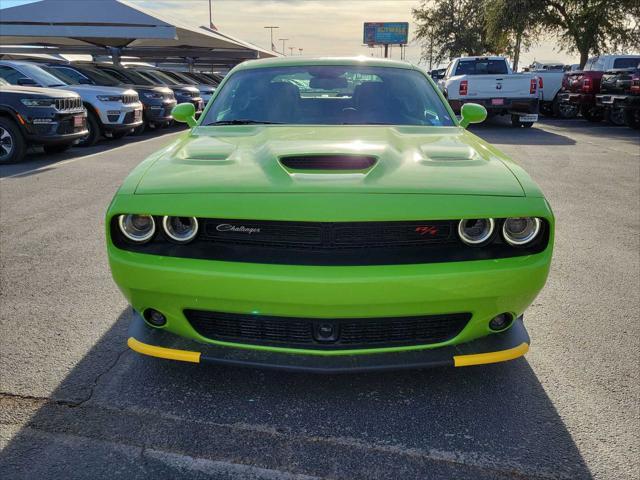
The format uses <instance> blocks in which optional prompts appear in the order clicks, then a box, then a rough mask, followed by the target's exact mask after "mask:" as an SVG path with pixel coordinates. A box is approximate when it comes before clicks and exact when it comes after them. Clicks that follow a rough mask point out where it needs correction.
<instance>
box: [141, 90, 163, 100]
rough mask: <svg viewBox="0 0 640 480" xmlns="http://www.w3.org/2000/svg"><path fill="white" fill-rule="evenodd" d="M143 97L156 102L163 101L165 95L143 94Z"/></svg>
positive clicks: (155, 93)
mask: <svg viewBox="0 0 640 480" xmlns="http://www.w3.org/2000/svg"><path fill="white" fill-rule="evenodd" d="M142 96H143V97H144V98H148V99H154V100H162V99H163V98H164V95H163V94H162V93H157V92H142Z"/></svg>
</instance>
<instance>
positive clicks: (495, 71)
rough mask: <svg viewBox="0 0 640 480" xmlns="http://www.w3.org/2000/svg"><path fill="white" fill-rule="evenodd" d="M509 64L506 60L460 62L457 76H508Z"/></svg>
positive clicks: (486, 59) (478, 59)
mask: <svg viewBox="0 0 640 480" xmlns="http://www.w3.org/2000/svg"><path fill="white" fill-rule="evenodd" d="M508 73H509V71H508V70H507V62H505V61H504V60H489V59H488V58H477V59H473V60H460V61H459V62H458V66H457V67H456V73H455V75H507V74H508Z"/></svg>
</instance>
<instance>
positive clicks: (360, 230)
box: [203, 219, 453, 249]
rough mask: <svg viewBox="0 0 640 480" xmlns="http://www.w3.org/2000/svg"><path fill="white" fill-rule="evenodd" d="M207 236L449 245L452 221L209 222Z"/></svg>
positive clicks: (327, 245)
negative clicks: (447, 243)
mask: <svg viewBox="0 0 640 480" xmlns="http://www.w3.org/2000/svg"><path fill="white" fill-rule="evenodd" d="M203 223H204V235H205V237H206V238H207V239H210V240H212V241H214V242H215V243H216V244H224V243H231V244H238V243H245V244H258V245H289V246H292V247H313V246H317V247H319V248H323V249H338V248H342V247H371V246H380V247H390V246H394V245H407V244H413V245H421V244H425V243H429V244H433V243H446V242H447V241H448V240H449V239H450V237H451V232H452V231H453V225H452V222H451V221H449V220H433V221H422V222H344V223H320V222H317V223H316V222H277V221H250V220H248V221H247V220H222V219H221V220H217V219H206V220H204V221H203Z"/></svg>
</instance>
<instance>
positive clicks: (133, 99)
mask: <svg viewBox="0 0 640 480" xmlns="http://www.w3.org/2000/svg"><path fill="white" fill-rule="evenodd" d="M137 102H138V96H137V95H123V97H122V103H124V104H125V105H127V104H131V103H137Z"/></svg>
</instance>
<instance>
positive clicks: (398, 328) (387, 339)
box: [184, 310, 471, 349]
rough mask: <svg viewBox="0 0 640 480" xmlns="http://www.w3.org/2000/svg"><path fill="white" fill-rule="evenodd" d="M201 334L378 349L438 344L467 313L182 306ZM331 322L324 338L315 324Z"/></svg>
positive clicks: (278, 343)
mask: <svg viewBox="0 0 640 480" xmlns="http://www.w3.org/2000/svg"><path fill="white" fill-rule="evenodd" d="M184 313H185V316H186V317H187V320H188V321H189V323H190V324H191V326H192V327H193V328H194V329H195V330H196V331H197V332H198V333H199V334H200V335H202V336H203V337H206V338H210V339H212V340H221V341H228V342H236V343H248V344H258V345H273V346H282V347H293V348H295V347H298V348H311V349H314V348H315V349H349V348H381V347H385V346H409V345H427V344H432V343H440V342H444V341H447V340H449V339H452V338H454V337H455V336H457V335H458V334H459V333H460V332H461V331H462V329H463V328H464V327H465V326H466V324H467V323H468V322H469V320H470V319H471V314H470V313H454V314H446V315H424V316H415V317H377V318H348V319H313V318H298V317H274V316H266V315H242V314H234V313H222V312H208V311H201V310H185V312H184ZM321 325H324V326H326V325H330V326H331V327H332V328H333V329H335V332H336V335H335V339H333V340H331V341H326V340H324V341H323V340H322V339H321V338H319V337H318V333H317V332H318V328H319V326H321Z"/></svg>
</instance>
